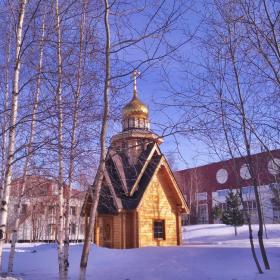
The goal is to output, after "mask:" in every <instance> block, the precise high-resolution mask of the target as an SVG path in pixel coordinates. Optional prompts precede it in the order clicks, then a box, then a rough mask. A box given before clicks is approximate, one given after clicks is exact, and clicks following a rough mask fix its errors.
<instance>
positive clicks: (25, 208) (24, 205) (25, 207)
mask: <svg viewBox="0 0 280 280" xmlns="http://www.w3.org/2000/svg"><path fill="white" fill-rule="evenodd" d="M26 213H27V204H22V205H21V214H22V215H26Z"/></svg>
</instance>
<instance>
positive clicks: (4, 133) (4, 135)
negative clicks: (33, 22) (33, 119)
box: [0, 34, 11, 199]
mask: <svg viewBox="0 0 280 280" xmlns="http://www.w3.org/2000/svg"><path fill="white" fill-rule="evenodd" d="M10 51H11V35H10V34H9V39H8V44H7V50H6V61H5V64H6V66H5V68H6V69H5V93H4V104H3V105H4V106H3V109H4V113H3V119H2V127H1V129H2V147H1V150H2V167H1V190H0V199H1V198H2V195H3V189H4V185H5V169H6V160H7V151H6V150H7V130H8V126H7V124H8V99H9V91H10V87H9V80H10V75H9V72H10V69H9V68H10Z"/></svg>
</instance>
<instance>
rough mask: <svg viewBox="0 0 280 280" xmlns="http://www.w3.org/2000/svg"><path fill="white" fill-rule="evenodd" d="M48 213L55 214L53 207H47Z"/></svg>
mask: <svg viewBox="0 0 280 280" xmlns="http://www.w3.org/2000/svg"><path fill="white" fill-rule="evenodd" d="M48 213H49V215H54V214H55V207H54V206H53V205H50V206H48Z"/></svg>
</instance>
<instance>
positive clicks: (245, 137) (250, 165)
mask: <svg viewBox="0 0 280 280" xmlns="http://www.w3.org/2000/svg"><path fill="white" fill-rule="evenodd" d="M230 55H231V59H232V66H233V71H234V76H235V80H236V85H237V93H238V98H239V107H240V114H241V119H242V136H243V141H244V145H245V150H246V156H247V161H248V168H249V171H250V175H251V177H252V180H253V187H254V193H255V199H256V205H257V213H258V223H259V230H258V241H259V245H260V251H261V255H262V259H263V263H264V266H265V268H266V269H270V265H269V261H268V258H267V255H266V250H265V247H264V243H263V216H262V209H261V202H260V196H259V191H258V183H257V177H256V174H255V171H254V167H253V162H252V158H251V145H250V142H249V136H248V133H247V125H246V124H247V118H246V111H245V106H244V100H243V96H242V92H241V87H240V81H239V75H238V70H237V67H236V61H235V55H234V51H233V50H232V47H230Z"/></svg>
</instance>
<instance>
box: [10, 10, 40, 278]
mask: <svg viewBox="0 0 280 280" xmlns="http://www.w3.org/2000/svg"><path fill="white" fill-rule="evenodd" d="M44 39H45V15H44V17H43V21H42V36H41V42H40V50H39V63H38V72H39V73H38V78H37V82H36V94H35V100H34V107H33V111H32V118H31V125H30V136H29V141H28V145H27V156H26V158H25V163H24V169H23V182H22V186H21V188H20V195H19V200H18V205H17V208H16V211H15V224H14V228H13V232H12V242H11V250H10V254H9V262H8V272H12V271H13V264H14V255H15V249H16V242H17V234H18V229H19V226H20V213H21V211H22V210H21V209H22V207H21V206H22V198H23V196H24V194H25V189H26V179H27V175H28V172H29V163H30V159H31V157H32V144H33V139H34V135H35V129H36V128H35V127H36V114H37V109H38V104H39V97H40V86H41V72H42V64H43V45H44Z"/></svg>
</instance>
